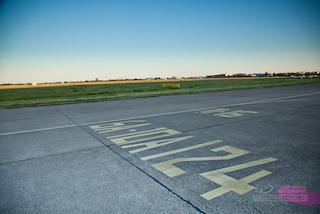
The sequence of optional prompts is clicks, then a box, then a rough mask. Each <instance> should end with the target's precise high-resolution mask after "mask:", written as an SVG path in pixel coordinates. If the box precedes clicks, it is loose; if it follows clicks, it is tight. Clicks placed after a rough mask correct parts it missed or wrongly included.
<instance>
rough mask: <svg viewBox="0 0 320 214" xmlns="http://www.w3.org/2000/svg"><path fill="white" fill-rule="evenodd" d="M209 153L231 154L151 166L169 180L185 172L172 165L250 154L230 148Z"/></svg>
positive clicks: (223, 147)
mask: <svg viewBox="0 0 320 214" xmlns="http://www.w3.org/2000/svg"><path fill="white" fill-rule="evenodd" d="M211 151H214V152H218V151H226V152H229V153H231V154H229V155H225V156H218V157H193V158H176V159H172V160H168V161H164V162H161V163H157V164H153V165H152V166H153V167H154V168H156V169H157V170H159V171H160V172H162V173H163V174H165V175H167V176H169V177H170V178H172V177H175V176H178V175H181V174H184V173H186V171H184V170H182V169H180V168H178V167H176V166H174V165H173V164H175V163H179V162H186V161H212V160H230V159H233V158H236V157H239V156H242V155H246V154H248V153H250V152H249V151H246V150H242V149H238V148H235V147H232V146H222V147H219V148H216V149H211Z"/></svg>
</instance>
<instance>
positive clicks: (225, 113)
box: [198, 108, 258, 118]
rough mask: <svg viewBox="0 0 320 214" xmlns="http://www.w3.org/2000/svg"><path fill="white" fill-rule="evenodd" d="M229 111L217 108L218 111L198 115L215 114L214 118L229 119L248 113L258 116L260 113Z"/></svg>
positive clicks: (202, 112) (201, 112)
mask: <svg viewBox="0 0 320 214" xmlns="http://www.w3.org/2000/svg"><path fill="white" fill-rule="evenodd" d="M229 110H230V109H227V108H217V109H212V110H206V111H200V112H198V113H200V114H210V113H215V114H213V115H214V116H219V117H227V118H232V117H240V116H243V115H244V114H246V113H250V114H257V113H258V112H256V111H244V110H237V111H229Z"/></svg>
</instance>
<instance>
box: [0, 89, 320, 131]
mask: <svg viewBox="0 0 320 214" xmlns="http://www.w3.org/2000/svg"><path fill="white" fill-rule="evenodd" d="M316 94H320V92H314V93H309V94H300V95H293V96H287V97H279V98H272V99H266V100H258V101H253V102H245V103H238V104H229V105H224V106H217V107H206V108H199V109H189V110H182V111H175V112H167V113H160V114H151V115H145V116H137V117H130V118H122V119H114V120H107V121H100V122H90V123H82V124H77V123H75V122H74V121H72V120H71V119H70V118H69V119H70V120H71V121H72V122H74V123H75V125H67V126H57V127H51V128H43V129H33V130H25V131H17V132H8V133H1V134H0V136H5V135H12V134H22V133H29V132H37V131H46V130H53V129H61V128H69V127H76V126H78V127H81V126H87V125H92V124H100V123H110V122H115V121H123V120H134V119H139V118H148V117H158V116H164V115H172V114H181V113H187V112H194V111H203V110H209V109H215V108H225V107H233V106H241V105H250V104H256V103H264V102H270V101H277V100H283V99H290V98H296V97H303V96H311V95H316ZM57 110H58V109H57ZM58 111H59V110H58ZM59 112H60V111H59ZM60 113H61V114H63V113H62V112H60ZM63 115H64V114H63ZM64 116H66V115H64ZM67 118H68V117H67Z"/></svg>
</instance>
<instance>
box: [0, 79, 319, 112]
mask: <svg viewBox="0 0 320 214" xmlns="http://www.w3.org/2000/svg"><path fill="white" fill-rule="evenodd" d="M319 82H320V78H306V79H284V78H248V79H247V78H246V79H245V78H243V79H242V78H237V79H232V78H231V79H205V80H194V81H187V80H183V81H178V82H177V81H173V82H172V84H181V87H180V88H170V87H162V84H170V83H171V82H168V81H167V82H147V81H146V82H143V83H141V82H139V83H122V84H110V83H109V84H96V85H95V84H93V85H71V86H63V87H35V88H32V87H29V88H17V89H1V90H0V108H2V109H3V108H19V107H31V106H47V105H57V104H68V103H83V102H96V101H107V100H118V99H129V98H140V97H156V96H165V95H179V94H195V93H206V92H218V91H231V90H243V89H255V88H270V87H281V86H291V85H301V84H312V83H319Z"/></svg>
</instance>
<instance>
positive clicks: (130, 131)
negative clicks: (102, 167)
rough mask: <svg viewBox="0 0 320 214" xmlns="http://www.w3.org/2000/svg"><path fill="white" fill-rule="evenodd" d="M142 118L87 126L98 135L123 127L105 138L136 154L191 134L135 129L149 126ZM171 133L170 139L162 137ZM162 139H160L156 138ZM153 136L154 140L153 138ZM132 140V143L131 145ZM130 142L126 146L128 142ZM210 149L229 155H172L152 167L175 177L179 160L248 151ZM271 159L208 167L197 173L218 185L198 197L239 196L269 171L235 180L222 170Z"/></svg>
mask: <svg viewBox="0 0 320 214" xmlns="http://www.w3.org/2000/svg"><path fill="white" fill-rule="evenodd" d="M198 113H200V114H208V113H214V116H220V117H227V118H232V117H239V116H243V114H245V113H251V114H255V113H258V112H255V111H244V110H237V111H229V109H226V108H218V109H212V110H206V111H200V112H198ZM144 122H145V120H130V121H123V122H114V123H107V124H101V125H93V126H90V128H91V129H93V130H94V131H96V132H98V133H100V134H102V133H108V134H109V133H110V132H117V131H123V130H126V131H127V133H126V134H120V135H119V134H118V135H113V136H108V137H107V139H109V140H111V141H112V142H114V143H115V144H117V145H120V146H121V148H124V149H127V148H134V147H139V148H135V149H133V150H130V151H129V153H138V152H142V151H145V150H149V149H154V148H157V147H160V146H165V145H168V144H172V143H175V142H179V141H183V140H187V139H190V138H192V137H193V136H192V135H190V136H182V137H176V136H175V135H179V134H183V133H182V132H179V131H176V130H172V129H168V128H165V127H162V128H156V129H149V130H145V131H137V130H136V129H135V128H138V127H144V126H149V125H151V124H150V123H144ZM170 136H175V137H173V138H169V139H168V138H165V137H170ZM159 138H164V139H159ZM155 139H157V140H155ZM221 142H222V140H215V141H211V142H207V143H201V144H196V145H193V146H188V147H184V148H180V149H175V150H171V151H167V152H163V153H158V154H154V155H149V156H145V157H141V158H140V159H141V160H144V161H146V160H151V159H156V158H159V157H164V156H168V155H173V154H177V153H180V152H185V151H190V150H193V149H198V148H202V147H206V146H209V145H213V144H216V143H221ZM134 143H135V144H134ZM128 144H130V145H128ZM211 151H213V152H219V151H225V152H228V153H230V154H227V155H224V156H213V157H190V158H174V159H171V160H168V161H164V162H160V163H156V164H153V165H152V166H153V167H154V168H156V169H157V170H159V171H160V172H162V173H164V174H165V175H167V176H169V177H171V178H172V177H175V176H179V175H182V174H185V173H186V171H184V170H182V169H180V168H178V167H177V166H175V165H174V164H176V163H180V162H191V161H220V160H230V159H233V158H237V157H240V156H242V155H246V154H248V153H250V152H249V151H246V150H242V149H238V148H235V147H232V146H221V147H218V148H215V149H211ZM276 160H277V159H275V158H271V157H270V158H265V159H261V160H257V161H251V162H248V163H243V164H239V165H235V166H230V167H226V168H222V169H217V170H212V171H209V172H204V173H201V174H199V175H200V176H202V177H204V178H206V179H209V180H210V181H213V182H214V183H216V184H219V185H220V186H221V187H218V188H216V189H214V190H211V191H209V192H206V193H204V194H202V195H201V197H203V198H205V199H206V200H211V199H214V198H216V197H218V196H221V195H223V194H225V193H228V192H230V191H233V192H236V193H238V194H240V195H243V194H245V193H247V192H249V191H251V190H253V189H255V187H253V186H251V185H249V183H251V182H253V181H255V180H258V179H260V178H262V177H265V176H267V175H269V174H271V172H269V171H267V170H261V171H259V172H257V173H254V174H252V175H249V176H246V177H244V178H242V179H239V180H237V179H235V178H232V177H230V176H228V175H226V173H229V172H234V171H238V170H242V169H246V168H249V167H254V166H258V165H262V164H266V163H270V162H273V161H276Z"/></svg>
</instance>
